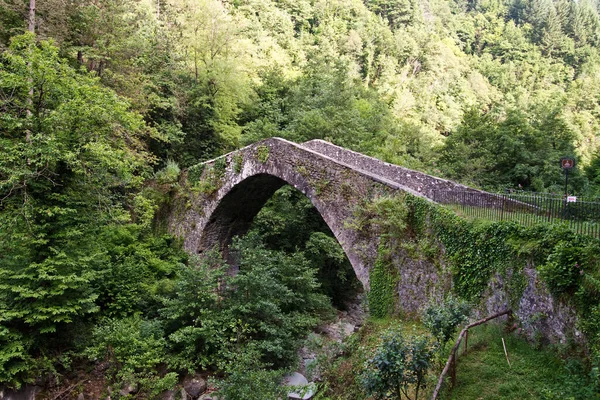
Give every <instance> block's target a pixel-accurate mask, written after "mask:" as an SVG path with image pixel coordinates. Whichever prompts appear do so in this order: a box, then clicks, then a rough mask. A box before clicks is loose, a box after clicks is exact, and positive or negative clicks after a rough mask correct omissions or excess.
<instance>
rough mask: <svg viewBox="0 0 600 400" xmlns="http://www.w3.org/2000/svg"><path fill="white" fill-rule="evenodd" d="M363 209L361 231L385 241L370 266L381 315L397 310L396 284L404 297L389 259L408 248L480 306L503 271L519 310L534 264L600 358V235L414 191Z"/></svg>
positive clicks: (374, 301)
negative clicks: (471, 214)
mask: <svg viewBox="0 0 600 400" xmlns="http://www.w3.org/2000/svg"><path fill="white" fill-rule="evenodd" d="M357 214H361V215H358V216H357V218H356V220H355V221H361V220H362V221H365V220H366V218H365V217H366V216H368V217H369V222H368V223H363V224H362V226H357V228H359V227H361V228H365V229H375V232H377V234H378V235H379V236H380V237H381V238H382V244H384V245H383V246H380V257H379V259H378V263H377V264H376V265H375V266H374V268H373V269H372V271H371V281H370V283H371V295H370V296H369V301H370V308H371V310H372V312H373V311H374V312H375V315H379V314H381V313H382V312H385V310H388V309H390V307H389V296H388V295H386V294H385V292H386V291H389V290H390V286H393V287H392V290H394V293H393V294H394V296H397V293H396V292H395V289H396V286H395V285H391V284H390V282H394V283H397V282H398V279H399V277H398V276H397V273H396V272H395V271H393V268H388V266H386V265H383V264H382V262H383V261H387V262H388V263H390V254H394V253H399V252H404V253H408V254H410V255H411V257H416V258H419V257H421V258H423V257H425V258H427V259H429V260H430V261H431V262H433V263H434V264H435V265H438V266H442V265H443V266H445V268H447V269H449V270H450V272H451V275H452V290H453V291H454V292H455V293H456V294H457V295H458V296H459V297H461V298H463V299H466V300H469V301H471V302H473V303H478V302H479V301H481V300H482V296H483V295H484V293H485V291H486V289H487V288H488V287H489V285H490V282H491V280H492V278H493V277H494V276H496V275H500V276H501V277H502V278H503V280H504V284H505V288H506V290H507V292H508V298H509V301H510V303H511V304H510V306H511V307H513V309H517V308H518V306H519V301H520V300H521V297H522V296H523V291H524V290H525V288H526V286H527V282H528V281H527V277H526V276H525V274H524V269H525V266H526V265H534V266H535V268H536V270H537V273H538V277H539V279H540V281H541V282H542V283H544V284H545V285H546V286H547V288H548V290H549V291H550V293H551V295H552V297H553V298H554V299H555V300H557V301H559V302H562V303H565V304H568V305H569V306H571V307H573V308H574V309H575V310H576V313H577V317H578V328H579V329H580V330H581V331H583V332H584V334H585V335H586V338H587V339H588V342H589V344H590V346H591V349H592V350H593V351H594V353H595V354H598V355H600V240H598V239H595V238H592V237H587V236H583V235H578V234H575V233H574V232H572V231H570V230H569V229H568V226H565V225H552V224H541V225H537V226H532V227H525V226H522V225H519V224H517V223H514V222H506V221H503V222H492V221H485V220H468V219H465V218H462V217H461V216H459V215H457V214H456V213H455V212H453V211H451V210H448V209H446V208H443V207H441V206H439V205H436V204H434V203H431V202H428V201H426V200H424V199H421V198H417V197H414V196H411V195H408V194H402V195H396V196H393V197H384V198H380V199H378V200H376V201H375V202H374V204H373V205H372V206H369V207H366V208H365V209H364V210H363V211H361V212H359V213H357ZM358 225H361V224H358ZM380 264H382V265H380Z"/></svg>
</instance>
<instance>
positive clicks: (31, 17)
mask: <svg viewBox="0 0 600 400" xmlns="http://www.w3.org/2000/svg"><path fill="white" fill-rule="evenodd" d="M27 22H28V26H27V30H28V31H29V32H32V33H35V0H29V18H28V20H27Z"/></svg>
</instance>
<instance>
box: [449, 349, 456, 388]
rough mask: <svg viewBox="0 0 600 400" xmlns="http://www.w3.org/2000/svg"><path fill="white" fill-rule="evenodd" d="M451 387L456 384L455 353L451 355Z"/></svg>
mask: <svg viewBox="0 0 600 400" xmlns="http://www.w3.org/2000/svg"><path fill="white" fill-rule="evenodd" d="M450 382H451V385H450V386H451V387H454V386H456V354H454V357H452V367H451V368H450Z"/></svg>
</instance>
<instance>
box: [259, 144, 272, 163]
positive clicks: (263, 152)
mask: <svg viewBox="0 0 600 400" xmlns="http://www.w3.org/2000/svg"><path fill="white" fill-rule="evenodd" d="M269 152H270V150H269V148H268V147H267V146H258V147H257V148H256V159H257V160H258V161H260V162H261V163H263V164H264V163H266V162H267V161H268V160H269Z"/></svg>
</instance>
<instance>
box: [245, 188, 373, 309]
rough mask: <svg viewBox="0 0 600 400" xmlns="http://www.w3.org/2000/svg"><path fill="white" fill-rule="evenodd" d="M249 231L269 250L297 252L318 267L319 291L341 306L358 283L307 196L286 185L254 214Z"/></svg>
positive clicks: (352, 270)
mask: <svg viewBox="0 0 600 400" xmlns="http://www.w3.org/2000/svg"><path fill="white" fill-rule="evenodd" d="M252 232H256V233H257V234H259V235H260V236H261V237H262V238H263V242H264V243H265V245H266V246H267V247H268V248H269V249H272V250H283V251H285V252H286V253H297V252H301V253H303V254H304V257H306V259H307V260H308V261H310V263H311V265H312V266H313V267H314V268H315V269H316V270H317V271H318V272H317V279H318V281H319V283H320V284H321V288H320V291H322V292H323V293H324V294H326V295H327V296H328V297H330V298H331V300H332V302H333V304H334V305H335V306H336V307H338V308H340V309H344V308H345V307H346V304H345V303H346V301H347V300H348V299H351V298H353V296H354V295H355V294H356V293H357V292H358V291H360V290H362V285H361V284H360V282H359V281H358V279H356V274H355V272H354V269H353V268H352V265H351V264H350V261H348V259H347V257H346V255H345V253H344V250H343V249H342V247H341V246H340V244H339V243H338V241H337V240H336V239H335V237H334V236H333V233H332V232H331V230H330V229H329V227H328V226H327V224H326V223H325V221H323V218H322V217H321V215H320V214H319V212H318V211H317V210H316V209H315V208H314V206H313V205H312V204H311V202H310V200H308V199H307V198H306V196H304V195H303V194H302V193H300V192H299V191H297V190H295V189H294V188H292V187H290V186H284V187H283V188H281V189H279V190H278V191H277V192H275V194H274V195H273V197H272V198H271V199H270V200H269V201H268V202H267V204H266V205H265V207H263V209H262V210H261V211H260V212H259V213H258V215H257V216H256V217H255V218H254V221H253V226H252Z"/></svg>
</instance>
